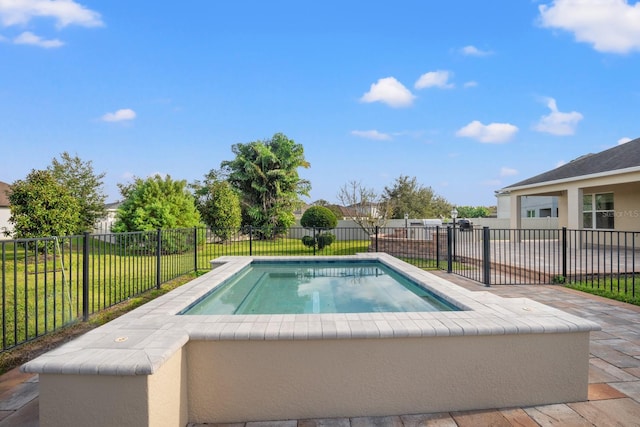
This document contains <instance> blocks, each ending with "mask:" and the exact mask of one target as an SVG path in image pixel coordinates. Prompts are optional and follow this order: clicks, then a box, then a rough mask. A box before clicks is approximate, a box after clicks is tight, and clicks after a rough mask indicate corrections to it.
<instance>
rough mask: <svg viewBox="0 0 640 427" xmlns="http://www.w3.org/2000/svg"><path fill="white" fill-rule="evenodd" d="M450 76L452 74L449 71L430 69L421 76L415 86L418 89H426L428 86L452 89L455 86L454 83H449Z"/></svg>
mask: <svg viewBox="0 0 640 427" xmlns="http://www.w3.org/2000/svg"><path fill="white" fill-rule="evenodd" d="M449 77H452V74H451V73H449V71H443V70H438V71H429V72H428V73H424V74H423V75H421V76H420V78H419V79H418V81H417V82H416V84H415V85H414V87H415V88H416V89H425V88H428V87H437V88H440V89H451V88H452V87H454V84H453V83H449Z"/></svg>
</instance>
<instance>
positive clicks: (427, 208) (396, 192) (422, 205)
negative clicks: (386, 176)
mask: <svg viewBox="0 0 640 427" xmlns="http://www.w3.org/2000/svg"><path fill="white" fill-rule="evenodd" d="M382 200H383V203H384V204H386V205H388V208H389V210H390V211H391V218H395V219H399V218H404V215H405V214H408V215H409V217H410V218H443V217H448V216H449V212H450V211H451V204H450V203H449V202H447V201H446V200H445V199H444V197H441V196H439V195H437V194H435V193H434V191H433V189H432V188H431V187H424V186H422V185H421V184H419V183H418V181H417V179H416V178H415V177H412V178H409V177H408V176H404V175H400V176H399V177H398V178H396V180H395V181H394V183H393V185H392V186H391V187H385V188H384V192H383V194H382Z"/></svg>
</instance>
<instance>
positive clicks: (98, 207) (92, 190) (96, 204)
mask: <svg viewBox="0 0 640 427" xmlns="http://www.w3.org/2000/svg"><path fill="white" fill-rule="evenodd" d="M48 170H49V171H50V172H51V174H52V175H53V177H54V178H55V179H56V181H58V183H60V184H61V185H62V186H63V187H65V188H66V189H67V190H68V191H69V194H71V196H72V197H73V198H74V199H76V202H77V203H78V206H79V215H80V221H79V223H78V230H75V231H78V232H79V231H90V230H92V229H93V227H94V226H95V224H96V222H97V220H99V219H100V218H102V217H104V216H105V214H106V210H105V205H104V202H105V199H106V195H105V194H104V192H103V183H102V179H103V178H104V176H105V173H104V172H102V173H99V174H96V173H95V172H94V171H93V165H92V162H91V161H87V162H84V161H82V159H80V158H79V157H78V156H77V155H76V156H73V157H72V156H71V155H70V154H69V153H67V152H66V151H65V152H63V153H62V154H60V160H58V159H57V158H54V159H53V160H52V161H51V165H50V166H49V167H48Z"/></svg>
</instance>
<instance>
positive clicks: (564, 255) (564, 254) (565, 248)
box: [562, 227, 567, 280]
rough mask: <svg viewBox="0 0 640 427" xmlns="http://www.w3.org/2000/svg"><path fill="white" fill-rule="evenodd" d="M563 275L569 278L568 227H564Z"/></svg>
mask: <svg viewBox="0 0 640 427" xmlns="http://www.w3.org/2000/svg"><path fill="white" fill-rule="evenodd" d="M562 277H563V278H564V279H565V280H566V278H567V227H562Z"/></svg>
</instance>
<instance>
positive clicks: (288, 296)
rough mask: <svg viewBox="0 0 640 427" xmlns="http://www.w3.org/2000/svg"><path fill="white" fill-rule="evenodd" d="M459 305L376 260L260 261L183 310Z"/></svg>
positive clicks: (253, 311)
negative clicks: (452, 303) (448, 301)
mask: <svg viewBox="0 0 640 427" xmlns="http://www.w3.org/2000/svg"><path fill="white" fill-rule="evenodd" d="M452 310H458V308H456V307H455V306H453V305H451V304H449V303H447V302H446V301H444V300H442V299H441V298H439V297H438V296H436V295H434V294H433V293H431V292H429V291H428V290H426V289H424V288H422V287H421V286H419V285H417V284H416V283H414V282H413V281H411V280H409V279H408V278H406V277H404V276H402V275H401V274H398V273H397V272H395V271H394V270H392V269H391V268H389V267H387V266H386V265H384V264H382V263H379V262H375V261H296V262H283V261H279V262H260V261H254V262H253V263H252V264H251V265H249V266H248V267H247V268H245V269H243V270H241V271H240V272H238V273H237V274H236V275H234V276H233V277H232V278H231V279H229V280H228V281H226V282H225V283H223V284H221V285H220V286H219V287H217V288H216V289H214V290H213V291H212V292H210V293H209V294H208V295H207V296H205V297H204V298H203V299H201V300H200V301H198V302H196V303H195V304H193V305H192V306H190V307H188V308H187V309H185V310H184V311H183V312H182V313H181V314H311V313H371V312H408V311H452Z"/></svg>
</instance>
